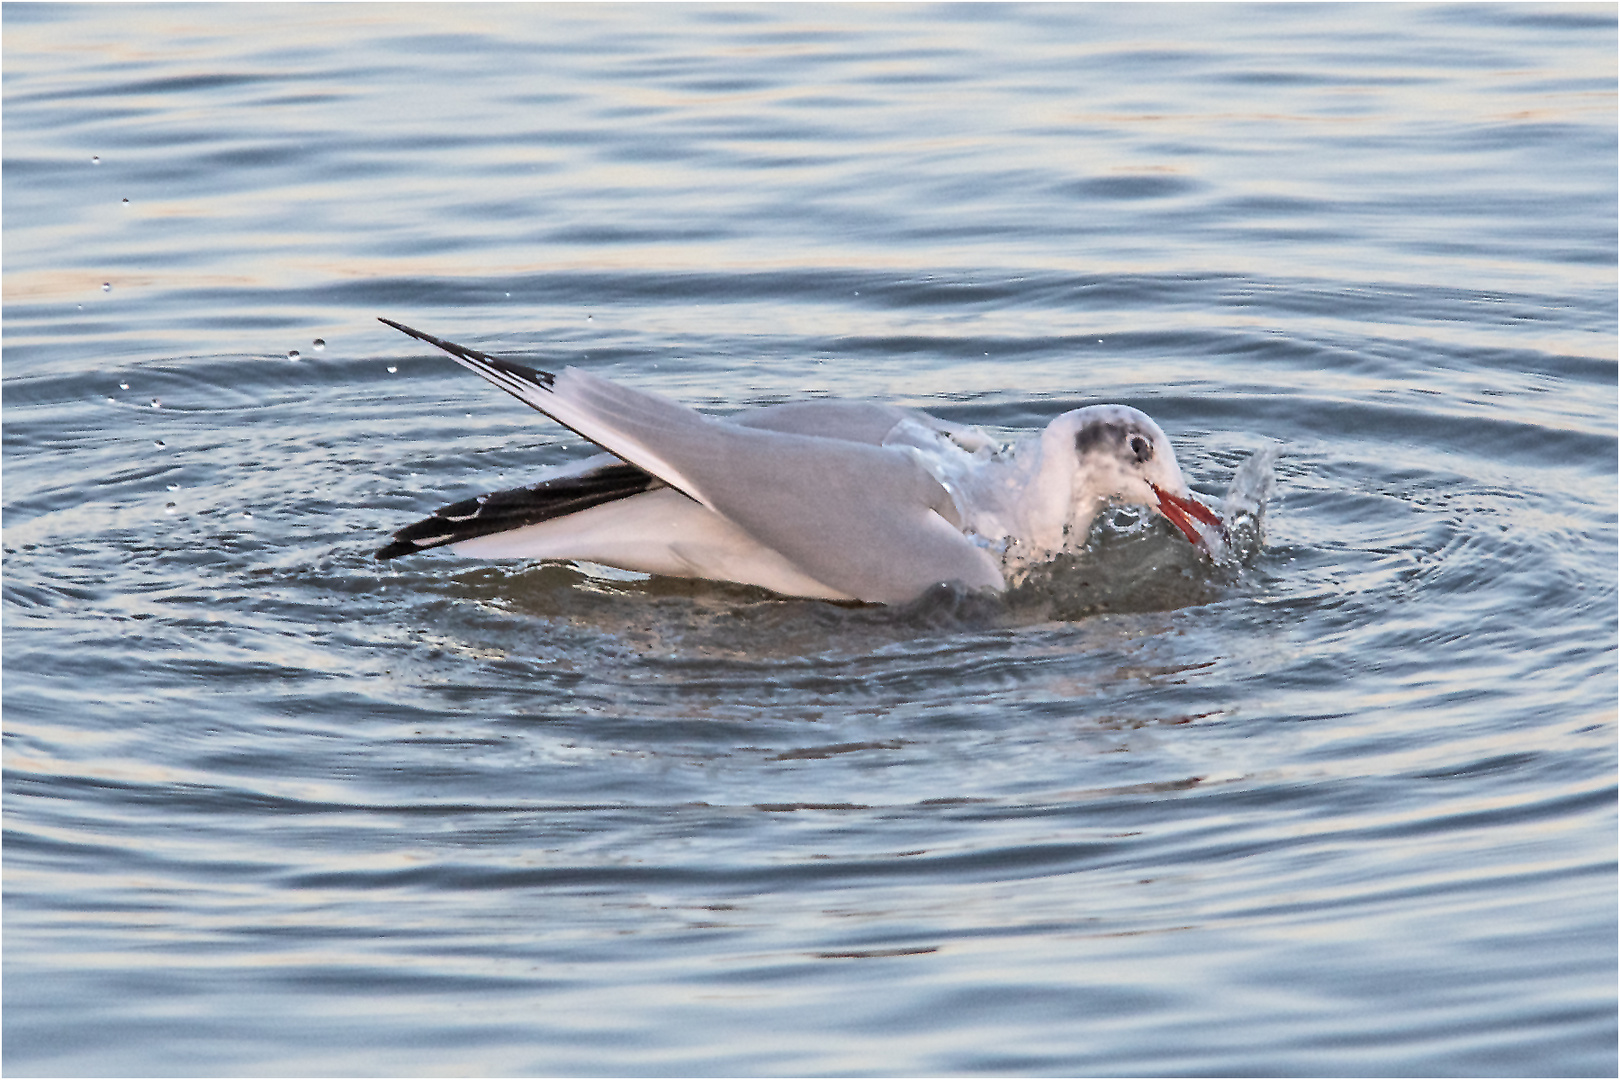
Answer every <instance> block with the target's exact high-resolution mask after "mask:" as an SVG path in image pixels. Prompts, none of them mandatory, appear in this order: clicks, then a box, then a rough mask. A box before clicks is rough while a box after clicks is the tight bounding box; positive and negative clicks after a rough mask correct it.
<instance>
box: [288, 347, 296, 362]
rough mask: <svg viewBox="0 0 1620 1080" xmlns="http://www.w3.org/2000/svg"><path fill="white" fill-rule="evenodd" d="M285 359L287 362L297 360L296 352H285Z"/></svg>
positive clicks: (293, 350)
mask: <svg viewBox="0 0 1620 1080" xmlns="http://www.w3.org/2000/svg"><path fill="white" fill-rule="evenodd" d="M287 359H289V360H296V359H298V350H297V349H288V350H287Z"/></svg>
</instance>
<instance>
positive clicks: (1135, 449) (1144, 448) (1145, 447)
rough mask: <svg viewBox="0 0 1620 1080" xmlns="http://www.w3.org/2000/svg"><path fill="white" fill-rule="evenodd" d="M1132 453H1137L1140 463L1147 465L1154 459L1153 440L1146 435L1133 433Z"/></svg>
mask: <svg viewBox="0 0 1620 1080" xmlns="http://www.w3.org/2000/svg"><path fill="white" fill-rule="evenodd" d="M1131 453H1133V454H1135V455H1136V460H1137V463H1138V464H1141V465H1146V464H1147V463H1148V462H1150V461H1152V460H1153V441H1152V440H1151V439H1149V438H1148V437H1147V436H1146V435H1132V436H1131Z"/></svg>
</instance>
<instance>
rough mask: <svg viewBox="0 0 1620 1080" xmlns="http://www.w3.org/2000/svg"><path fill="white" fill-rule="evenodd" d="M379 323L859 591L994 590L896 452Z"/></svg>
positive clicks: (971, 549) (999, 584)
mask: <svg viewBox="0 0 1620 1080" xmlns="http://www.w3.org/2000/svg"><path fill="white" fill-rule="evenodd" d="M382 321H383V322H385V323H387V324H388V325H390V326H393V327H394V328H396V329H398V330H400V331H402V332H404V333H407V334H409V335H411V336H412V337H415V338H418V339H420V340H422V341H426V342H428V343H430V344H432V345H435V346H438V347H439V348H441V349H444V350H445V352H447V353H449V354H450V355H451V356H452V357H453V358H454V359H455V360H456V361H457V362H458V363H460V364H462V366H464V367H466V368H468V369H470V370H472V371H474V372H476V373H477V374H479V375H480V376H482V377H483V378H485V379H486V380H488V381H489V382H491V383H493V384H494V385H496V386H498V387H500V388H501V389H502V390H505V391H506V392H507V393H509V394H511V395H512V396H513V397H516V398H517V399H518V400H520V401H522V402H523V403H524V404H526V405H529V406H530V407H532V408H534V409H537V410H538V411H540V412H542V413H545V414H546V415H547V416H549V417H551V418H552V419H554V420H556V421H557V422H559V423H561V424H563V425H564V426H566V427H568V428H571V429H572V430H574V431H576V432H578V433H579V434H580V435H582V436H584V437H585V438H586V439H589V440H590V441H591V442H594V443H596V444H597V445H598V446H600V447H602V448H603V449H604V450H607V451H609V452H611V453H613V454H616V455H618V456H619V457H620V458H622V459H624V460H625V461H626V462H629V463H630V464H632V465H635V466H637V467H639V468H641V469H643V470H645V471H647V472H649V473H651V474H652V475H654V476H656V477H657V478H658V479H660V480H662V481H663V482H664V483H666V484H668V485H669V486H671V487H673V488H676V489H678V490H680V491H681V492H683V493H685V494H686V495H688V496H689V497H691V498H693V499H695V500H697V501H698V502H699V503H701V504H703V505H704V506H706V507H708V508H709V509H710V510H712V511H714V512H715V513H717V514H720V515H721V516H723V517H725V518H726V519H727V520H729V521H731V522H732V523H733V524H735V525H737V526H738V527H739V528H740V529H742V530H743V531H744V532H745V533H747V534H748V535H749V536H751V537H753V538H754V539H755V540H757V541H758V542H760V543H761V544H764V545H766V546H767V547H770V548H772V549H774V550H775V551H777V552H779V553H781V554H782V555H783V556H784V557H785V558H786V559H788V560H789V561H790V562H792V563H793V564H795V565H797V566H799V567H801V568H802V569H803V571H804V572H805V573H806V574H807V575H808V576H810V577H812V578H814V579H816V580H817V581H821V582H825V583H826V584H827V585H829V586H832V587H833V588H835V589H838V590H840V591H842V592H845V593H848V594H849V595H851V596H854V597H856V598H858V599H861V600H868V601H875V602H880V603H898V602H904V601H906V600H910V599H913V598H914V597H916V596H917V595H918V594H920V593H921V592H923V591H924V590H925V589H927V588H928V587H930V586H932V585H935V584H937V583H940V582H957V583H960V584H962V585H964V586H966V587H968V588H975V589H977V588H989V589H996V590H999V589H1001V588H1003V587H1004V582H1003V579H1002V576H1001V571H1000V568H999V567H998V566H997V565H996V562H995V560H994V559H993V558H992V557H991V556H990V555H989V554H988V553H987V552H985V551H984V550H983V549H981V548H979V547H976V546H975V545H974V544H973V543H972V542H970V541H969V540H968V539H967V538H966V537H965V536H963V535H962V533H961V531H960V530H959V529H957V527H956V526H955V525H953V524H952V521H951V520H949V519H954V517H955V508H954V505H953V503H952V501H951V498H950V495H949V493H947V492H946V490H945V489H944V488H943V487H942V486H941V485H940V483H939V482H938V481H937V480H935V479H934V478H933V477H932V476H931V475H929V473H928V472H927V470H925V469H924V468H923V467H922V466H921V465H919V464H918V462H917V460H916V458H915V457H914V456H913V454H912V453H910V452H909V451H907V450H906V449H904V448H898V447H883V446H874V445H870V444H866V443H858V442H849V441H844V440H839V439H827V438H820V437H817V436H813V435H802V434H796V433H791V432H782V431H771V430H764V429H758V428H749V427H744V426H741V425H739V424H732V423H728V422H726V421H723V420H718V419H714V418H711V417H706V416H704V415H702V414H701V413H698V412H695V411H694V410H692V409H689V408H687V407H686V406H684V405H680V404H677V403H675V402H673V401H670V400H668V399H666V398H662V397H659V396H657V395H655V394H649V393H646V392H644V391H640V390H634V389H631V388H630V387H626V386H621V385H619V384H617V383H613V382H609V381H608V380H606V379H603V378H600V377H598V376H595V375H592V374H590V373H588V372H584V371H580V370H579V369H577V368H565V369H564V370H563V371H561V372H558V373H556V374H552V373H550V372H545V371H538V370H536V369H534V368H529V367H525V366H523V365H521V364H514V363H512V362H510V361H506V360H501V359H499V358H497V357H492V356H488V355H487V354H484V353H480V352H477V351H476V350H472V349H468V348H465V347H463V346H460V345H456V344H454V343H453V342H447V341H443V340H441V339H439V338H435V337H432V336H430V335H427V334H423V333H421V332H419V331H416V330H412V329H410V328H409V327H406V326H402V325H401V324H399V323H396V322H393V321H391V320H388V319H384V320H382Z"/></svg>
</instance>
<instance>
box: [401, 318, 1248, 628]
mask: <svg viewBox="0 0 1620 1080" xmlns="http://www.w3.org/2000/svg"><path fill="white" fill-rule="evenodd" d="M380 321H381V322H383V323H385V324H387V325H388V326H391V327H393V328H394V329H396V330H399V331H401V332H402V333H405V334H409V335H410V336H411V337H413V338H417V339H418V340H420V341H425V342H427V343H428V344H430V345H433V346H435V347H437V348H439V349H442V350H444V351H445V352H446V353H448V354H449V355H450V356H451V357H452V358H453V359H454V360H455V361H456V362H457V363H459V364H461V365H462V366H463V367H466V368H468V369H470V370H472V371H474V372H476V373H477V374H478V375H481V376H482V377H483V378H485V379H487V380H488V381H489V382H491V383H493V384H494V385H496V386H498V387H499V388H500V389H502V390H504V391H506V392H507V393H508V394H511V395H512V396H513V397H515V398H517V399H518V400H519V401H521V402H523V403H524V404H525V405H528V406H529V407H530V408H533V409H536V410H538V411H540V412H542V413H544V414H545V415H546V416H548V417H550V418H551V419H553V420H555V421H556V422H557V423H559V424H562V425H563V426H564V427H567V428H570V429H571V430H573V431H574V432H576V433H577V434H579V435H581V436H583V437H584V438H585V439H587V440H589V441H590V442H592V443H594V444H596V446H598V447H600V448H601V450H602V451H604V452H603V453H599V454H596V455H594V456H592V457H588V458H586V459H584V460H583V461H579V462H576V463H574V464H572V465H568V466H562V467H558V468H554V469H551V470H548V471H547V472H546V473H545V474H544V475H543V476H542V477H541V478H540V479H539V480H538V481H537V482H536V483H533V484H530V485H529V486H527V487H521V488H514V489H511V490H507V491H496V492H492V493H490V494H487V495H480V496H478V497H476V498H473V499H466V500H463V501H461V502H457V503H453V504H451V505H449V506H446V507H443V508H441V509H439V510H437V511H435V512H434V513H433V515H432V516H431V517H429V518H426V519H424V520H422V521H418V522H416V523H414V524H411V525H407V526H405V527H404V528H403V529H400V530H399V531H398V532H396V533H395V534H394V536H393V540H392V542H390V543H389V544H387V545H386V546H385V547H383V548H381V549H380V550H379V551H378V552H377V558H379V559H393V558H397V557H399V556H401V555H407V554H412V553H414V552H417V551H424V550H427V549H429V548H436V547H444V546H449V547H451V548H452V549H453V550H454V551H455V552H457V553H458V554H461V555H467V556H474V557H480V558H497V559H499V558H521V559H538V560H556V561H573V562H588V563H596V564H599V565H604V566H611V567H617V568H619V569H621V570H631V571H638V572H641V573H646V574H653V575H666V576H673V577H688V578H703V579H707V580H712V581H730V582H738V583H741V584H744V585H755V586H758V587H760V588H764V589H768V590H770V591H772V592H775V593H779V594H781V595H784V596H794V597H810V598H817V599H824V600H845V601H862V602H866V603H876V604H904V603H907V602H909V601H912V600H915V599H917V598H918V597H919V596H921V595H922V594H923V593H925V592H927V591H928V590H930V589H932V588H934V587H935V586H938V585H941V584H947V585H954V586H957V587H960V588H964V589H967V590H970V591H972V590H988V591H990V592H996V593H1000V592H1004V591H1005V590H1006V589H1007V588H1008V587H1009V585H1010V584H1016V583H1017V582H1018V581H1019V580H1021V579H1022V576H1023V575H1024V574H1025V573H1026V572H1027V571H1028V569H1029V568H1031V567H1033V566H1035V565H1037V564H1039V563H1042V562H1046V561H1049V560H1051V559H1052V558H1054V557H1055V556H1057V555H1059V554H1061V553H1063V552H1065V551H1071V552H1072V551H1076V550H1078V549H1079V548H1080V547H1081V546H1082V545H1083V544H1084V543H1085V540H1086V535H1087V532H1088V530H1089V529H1090V526H1091V523H1092V521H1093V520H1094V519H1095V518H1096V516H1097V514H1098V513H1099V512H1100V511H1102V509H1103V508H1104V507H1106V506H1109V505H1111V504H1126V505H1138V506H1144V507H1147V508H1149V509H1150V510H1152V511H1156V512H1157V513H1159V514H1161V515H1163V516H1164V517H1165V518H1166V519H1167V520H1168V521H1169V522H1170V524H1171V525H1174V526H1175V527H1176V529H1178V530H1179V531H1180V532H1181V534H1182V535H1184V536H1185V537H1186V538H1187V539H1188V540H1189V541H1190V542H1191V543H1193V544H1194V545H1196V546H1197V547H1198V548H1199V549H1201V550H1202V551H1203V552H1204V553H1205V554H1207V555H1209V556H1210V557H1212V558H1219V557H1220V556H1221V555H1222V553H1223V552H1224V550H1225V539H1226V530H1225V527H1224V525H1223V524H1222V522H1221V519H1220V517H1219V516H1217V515H1216V514H1215V512H1214V511H1212V510H1210V509H1209V508H1208V507H1207V506H1204V505H1203V504H1202V503H1200V502H1198V501H1197V500H1195V499H1194V498H1193V497H1192V493H1191V492H1190V491H1189V490H1188V487H1187V482H1186V481H1185V480H1184V479H1183V478H1182V475H1181V469H1180V468H1179V467H1178V466H1177V465H1176V455H1175V451H1174V450H1173V449H1172V448H1171V446H1170V440H1169V439H1168V438H1166V437H1165V434H1164V432H1163V431H1162V430H1161V429H1160V428H1159V425H1158V424H1156V423H1154V422H1153V420H1152V419H1150V418H1149V417H1148V416H1147V414H1145V413H1143V412H1140V411H1138V410H1137V409H1133V408H1130V407H1129V406H1125V405H1091V406H1087V407H1086V408H1082V409H1075V410H1073V411H1071V412H1066V413H1064V414H1063V415H1061V416H1059V417H1057V418H1056V419H1054V420H1053V421H1052V422H1051V423H1049V424H1048V425H1047V426H1046V429H1045V431H1043V432H1041V433H1040V434H1039V435H1035V436H1030V437H1028V438H1026V439H1024V440H1022V441H1020V442H1018V443H1016V444H1014V445H1011V446H1001V445H999V444H997V443H996V442H995V441H994V440H992V439H991V438H990V437H989V436H987V435H985V434H984V433H983V432H981V431H979V430H978V429H977V428H973V427H969V426H966V425H962V424H954V423H951V422H949V421H946V420H941V419H939V418H938V417H934V416H930V415H928V414H927V413H925V412H921V411H919V410H915V409H904V408H899V407H897V406H892V405H884V404H877V403H870V402H855V401H838V400H826V399H821V400H815V401H805V402H792V403H787V404H782V405H771V406H766V407H762V408H756V409H752V410H750V411H747V412H744V413H742V414H741V415H738V416H735V417H727V418H720V417H714V416H705V415H703V414H702V413H699V412H696V411H694V410H692V409H690V408H687V407H686V406H684V405H681V404H679V403H677V402H674V401H671V400H669V399H668V398H664V397H661V396H659V395H657V394H652V393H648V392H647V391H644V390H637V389H634V388H632V387H629V386H624V385H622V384H620V383H616V382H611V381H609V380H607V379H604V378H602V377H600V376H598V375H594V374H592V373H590V372H588V371H581V370H580V369H579V368H574V367H565V368H563V369H562V370H561V371H558V372H556V373H552V372H548V371H540V370H537V369H535V368H531V367H527V366H525V365H523V364H517V363H513V362H512V361H510V360H504V359H501V358H499V357H495V356H490V355H489V354H487V353H482V352H479V351H477V350H476V349H469V348H467V347H466V346H464V345H457V344H455V343H454V342H451V341H445V340H443V339H441V338H437V337H434V336H433V335H431V334H425V333H423V332H422V331H420V330H413V329H412V328H410V327H409V326H405V325H403V324H401V323H397V322H395V321H393V320H392V319H381V320H380Z"/></svg>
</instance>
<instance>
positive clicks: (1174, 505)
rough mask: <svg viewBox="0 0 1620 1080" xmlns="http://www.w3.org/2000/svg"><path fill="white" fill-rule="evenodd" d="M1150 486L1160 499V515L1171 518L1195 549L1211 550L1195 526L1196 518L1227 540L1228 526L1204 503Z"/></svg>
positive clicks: (1200, 531)
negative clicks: (1194, 520)
mask: <svg viewBox="0 0 1620 1080" xmlns="http://www.w3.org/2000/svg"><path fill="white" fill-rule="evenodd" d="M1148 486H1149V487H1151V488H1152V489H1153V494H1155V495H1157V496H1158V497H1159V513H1161V514H1163V515H1164V516H1165V517H1167V518H1169V519H1170V524H1172V525H1174V526H1175V527H1176V528H1178V529H1180V530H1181V534H1182V535H1183V536H1185V537H1186V538H1187V539H1188V540H1190V541H1191V542H1192V543H1193V545H1194V546H1195V547H1201V548H1204V549H1205V550H1206V551H1207V550H1208V549H1209V545H1208V544H1207V543H1205V542H1204V533H1203V530H1201V529H1199V527H1198V526H1197V525H1194V524H1193V519H1194V518H1196V519H1197V520H1199V521H1202V522H1203V523H1204V524H1205V525H1208V526H1211V527H1213V528H1214V529H1215V531H1216V532H1218V533H1220V535H1221V539H1222V540H1225V539H1226V538H1227V536H1226V525H1225V524H1224V523H1223V522H1222V521H1221V519H1220V518H1219V517H1217V516H1216V514H1215V511H1213V510H1211V509H1210V508H1209V507H1207V506H1205V505H1204V504H1203V503H1201V502H1198V501H1197V500H1195V499H1183V498H1182V497H1181V496H1179V495H1172V494H1170V493H1169V492H1168V491H1166V490H1164V489H1163V488H1161V487H1159V486H1158V485H1157V484H1152V483H1150V484H1149V485H1148Z"/></svg>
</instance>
